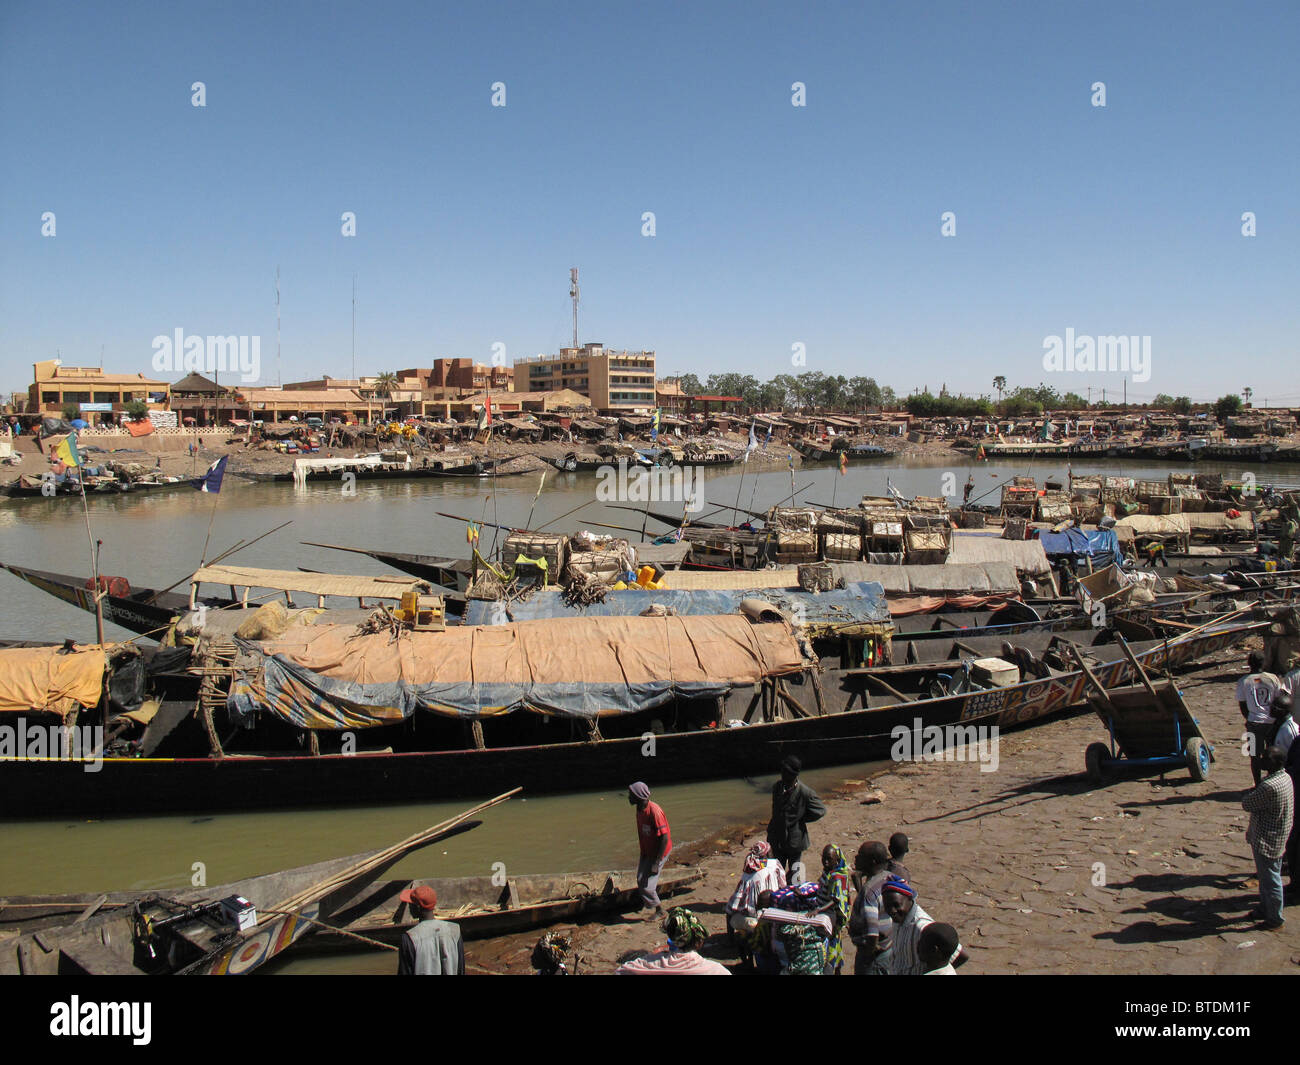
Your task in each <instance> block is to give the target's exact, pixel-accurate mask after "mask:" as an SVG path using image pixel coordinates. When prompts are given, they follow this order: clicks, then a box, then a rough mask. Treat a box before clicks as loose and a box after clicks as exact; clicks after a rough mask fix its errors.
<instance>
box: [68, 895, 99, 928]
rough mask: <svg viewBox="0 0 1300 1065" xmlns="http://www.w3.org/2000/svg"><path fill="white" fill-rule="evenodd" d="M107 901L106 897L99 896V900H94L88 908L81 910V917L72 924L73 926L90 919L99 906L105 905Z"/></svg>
mask: <svg viewBox="0 0 1300 1065" xmlns="http://www.w3.org/2000/svg"><path fill="white" fill-rule="evenodd" d="M107 901H108V896H107V895H100V896H99V898H97V899H95V900H94V901H93V902H92V903H91V904H90V905H89V906H87V907H86V908H85V909H84V910H82V911H81V916H79V917H78V918H77V919H76V920H75V921H73V922H72V923H73V924H82V923H84V922H85V921H86V920H87V919H88V918H89V917H91V916H92V915H93V914H94V913H95V911H96V910H98V909H99V908H100V907H101V906H103V905H104V903H106V902H107Z"/></svg>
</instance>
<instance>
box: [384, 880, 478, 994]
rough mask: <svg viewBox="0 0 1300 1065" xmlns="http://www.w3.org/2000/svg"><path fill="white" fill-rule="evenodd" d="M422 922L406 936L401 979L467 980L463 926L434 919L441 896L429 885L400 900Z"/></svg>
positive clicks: (400, 951)
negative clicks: (419, 977)
mask: <svg viewBox="0 0 1300 1065" xmlns="http://www.w3.org/2000/svg"><path fill="white" fill-rule="evenodd" d="M398 897H399V898H400V899H401V900H402V901H403V902H405V903H407V904H409V905H410V907H411V913H413V914H414V915H415V918H416V920H417V921H418V922H419V923H418V924H417V925H416V926H415V927H414V928H412V929H411V930H410V931H409V932H407V933H406V934H405V935H403V936H402V945H401V947H400V948H398V952H397V975H398V976H464V975H465V941H464V939H462V938H461V934H460V926H459V925H456V924H453V923H452V922H451V921H439V920H438V919H437V918H436V917H434V916H433V911H434V909H435V908H436V907H437V905H438V895H437V893H436V892H435V891H434V890H433V888H431V887H429V886H428V885H427V884H421V885H420V886H419V887H415V888H407V889H406V890H405V891H403V892H402V893H401V895H400V896H398Z"/></svg>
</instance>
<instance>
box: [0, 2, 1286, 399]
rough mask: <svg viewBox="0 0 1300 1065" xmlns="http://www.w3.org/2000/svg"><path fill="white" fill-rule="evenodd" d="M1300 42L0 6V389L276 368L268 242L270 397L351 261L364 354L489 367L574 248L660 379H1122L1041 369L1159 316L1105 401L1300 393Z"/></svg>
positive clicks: (984, 20)
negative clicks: (244, 349) (1096, 339)
mask: <svg viewBox="0 0 1300 1065" xmlns="http://www.w3.org/2000/svg"><path fill="white" fill-rule="evenodd" d="M1298 45H1300V5H1298V4H1296V3H1294V2H1280V3H1269V4H1261V3H1247V4H1239V5H1232V6H1225V5H1223V4H1219V3H1215V4H1209V3H1142V4H1134V3H1129V2H1124V3H1089V4H1069V5H1066V4H1062V3H1056V2H1046V3H1044V2H1032V3H1014V4H1012V3H1007V4H998V3H979V4H972V3H968V2H963V3H918V4H883V3H878V4H870V5H868V4H861V3H846V4H821V3H814V4H807V5H804V4H790V3H780V4H773V3H744V4H740V3H737V4H715V3H707V2H706V3H700V4H685V3H683V4H635V5H633V4H616V3H608V2H606V3H600V4H592V3H580V2H565V3H555V4H550V3H516V4H455V5H451V4H423V3H387V2H376V0H367V2H365V3H355V4H353V3H281V2H275V0H270V2H259V3H233V4H230V3H220V4H217V3H212V4H206V3H205V4H195V3H186V2H184V0H176V2H159V3H136V2H123V3H111V4H65V3H57V2H56V3H49V2H43V0H42V2H26V0H5V2H4V3H3V4H0V390H2V391H4V392H6V393H7V392H8V391H10V390H17V389H24V388H25V387H26V385H27V384H28V383H29V382H30V380H31V376H30V375H31V363H32V362H33V361H35V360H37V359H42V358H48V357H52V356H53V355H54V354H55V352H56V350H57V351H58V352H60V353H61V355H62V358H63V360H64V362H65V363H68V364H71V365H94V364H97V363H98V362H99V361H100V351H101V346H102V348H103V359H104V364H105V367H106V368H108V369H110V370H113V371H118V372H135V371H137V370H139V371H144V372H146V373H148V372H151V367H150V359H151V356H152V350H151V346H150V345H151V341H152V338H153V337H154V336H156V335H158V334H164V333H166V334H170V333H171V332H173V331H174V330H175V329H177V328H183V329H185V330H186V331H187V332H188V333H201V334H208V333H219V334H249V335H253V334H259V335H261V337H262V344H263V346H262V352H263V370H264V372H263V378H264V380H268V381H269V382H271V383H274V381H275V373H276V371H275V365H274V362H275V357H274V352H275V308H274V275H275V270H276V267H277V265H278V266H279V267H280V271H281V291H282V310H283V334H282V335H283V366H282V374H283V378H284V380H295V379H301V378H305V377H311V376H318V375H320V374H322V373H328V374H330V375H332V376H335V377H346V376H349V374H350V369H351V362H350V321H351V318H350V310H351V305H350V299H351V296H350V288H351V282H352V277H353V275H356V277H357V286H358V313H357V368H358V371H359V372H360V373H376V372H379V371H381V370H390V369H397V368H399V367H403V366H412V365H429V364H430V362H431V360H432V359H433V358H434V357H436V356H440V355H464V356H471V357H473V358H475V359H479V360H481V361H488V360H489V359H490V356H491V351H492V344H493V343H494V342H498V341H499V342H502V343H504V344H505V345H506V350H507V353H508V356H509V359H510V361H513V359H514V358H515V357H518V356H522V355H528V354H536V353H538V352H542V351H547V352H552V351H554V350H555V349H556V348H557V347H558V346H559V345H560V344H562V343H567V340H568V337H569V333H570V311H569V302H568V271H569V268H570V267H571V266H578V267H579V268H580V270H581V274H582V289H583V308H582V328H581V332H582V337H583V339H584V340H598V341H602V342H604V343H605V344H607V345H614V346H618V347H634V348H642V347H645V348H653V349H655V350H657V351H658V353H659V369H660V372H661V374H668V373H672V372H674V371H680V372H687V371H691V372H694V373H697V374H699V375H700V376H701V377H703V376H704V375H706V374H708V373H710V372H726V371H733V370H734V371H741V372H747V373H753V374H755V375H756V376H758V377H760V378H767V377H770V376H772V375H774V374H777V373H784V372H795V371H796V370H797V369H798V368H792V367H791V365H790V352H791V345H792V344H794V343H796V342H801V343H803V344H805V345H806V349H807V353H808V354H807V366H806V367H805V368H806V369H808V370H820V371H822V372H826V373H843V374H845V375H848V376H852V375H855V374H862V375H868V376H873V377H875V378H876V379H877V380H878V381H879V382H880V383H881V384H889V385H892V386H893V387H894V388H895V389H896V390H897V391H899V392H900V393H906V392H909V391H911V390H912V389H913V388H916V387H919V386H922V385H928V386H929V387H930V388H931V389H932V390H937V389H938V388H939V386H940V385H941V384H944V383H946V384H947V385H948V387H949V389H952V390H961V391H966V392H972V393H978V392H988V391H991V381H992V378H993V376H994V375H995V374H1002V375H1005V376H1006V377H1007V378H1008V379H1009V381H1010V382H1011V384H1012V385H1013V386H1014V385H1016V384H1037V383H1038V382H1040V381H1044V380H1046V381H1048V383H1051V384H1053V385H1055V386H1057V387H1059V388H1061V389H1062V390H1065V389H1066V388H1073V389H1075V390H1077V391H1080V392H1083V391H1084V390H1085V386H1086V385H1088V384H1092V385H1094V387H1100V386H1106V387H1107V388H1108V389H1109V391H1108V395H1113V394H1117V393H1118V391H1119V389H1120V388H1121V380H1120V377H1119V375H1108V376H1102V375H1095V374H1094V375H1071V376H1066V375H1048V374H1046V373H1045V372H1044V370H1043V366H1042V358H1043V341H1044V338H1045V337H1046V336H1049V335H1052V334H1063V333H1064V332H1065V330H1066V329H1067V328H1073V329H1074V330H1075V331H1076V333H1079V334H1093V335H1103V334H1142V335H1150V336H1151V337H1152V373H1151V378H1150V380H1149V381H1148V382H1146V383H1144V384H1130V386H1129V395H1130V398H1137V399H1139V400H1141V399H1143V398H1145V397H1148V396H1151V395H1154V394H1155V393H1156V392H1169V393H1172V394H1190V395H1192V396H1193V398H1213V397H1215V396H1218V395H1220V394H1222V393H1224V392H1228V391H1237V390H1239V389H1240V388H1241V387H1243V386H1246V385H1249V386H1251V387H1252V388H1253V389H1254V390H1255V402H1256V403H1257V404H1259V403H1261V402H1262V401H1263V400H1264V399H1265V398H1266V397H1267V398H1268V399H1269V400H1270V402H1274V403H1277V402H1291V403H1298V404H1300V379H1298V377H1297V354H1298V350H1297V349H1298V346H1300V345H1298V342H1297V338H1298V337H1300V310H1298V308H1300V299H1297V296H1298V295H1300V265H1298V263H1300V259H1298V257H1297V247H1298V244H1297V241H1298V238H1300V166H1298V165H1297V163H1298V160H1300V137H1298V131H1300V64H1297V62H1296V60H1295V56H1296V54H1297V46H1298ZM194 81H203V82H205V83H206V87H207V106H206V107H205V108H195V107H192V106H191V103H190V97H191V91H190V85H191V83H192V82H194ZM496 81H502V82H505V84H506V92H507V96H506V101H507V106H506V107H505V108H494V107H492V106H490V96H491V88H490V87H491V85H492V83H493V82H496ZM795 81H802V82H805V83H806V85H807V107H804V108H795V107H792V106H791V84H792V83H793V82H795ZM1095 81H1103V82H1105V84H1106V95H1107V106H1106V107H1105V108H1096V107H1093V106H1091V103H1090V96H1091V88H1090V87H1091V85H1092V83H1093V82H1095ZM45 211H53V212H55V214H56V218H57V236H55V237H53V238H48V237H42V235H41V215H42V213H43V212H45ZM344 211H354V212H356V216H357V236H356V237H355V238H345V237H343V236H342V235H341V234H340V225H341V223H340V217H339V216H340V215H341V214H342V213H343V212H344ZM644 211H653V212H655V215H656V221H657V235H656V236H654V237H653V238H648V237H643V236H642V235H641V215H642V212H644ZM944 211H953V212H955V213H956V216H957V235H956V236H955V237H952V238H944V237H941V236H940V215H941V214H942V212H944ZM1244 211H1253V212H1255V214H1256V216H1257V226H1258V236H1256V237H1254V238H1246V237H1243V236H1242V235H1241V224H1242V223H1241V215H1242V213H1243V212H1244ZM168 376H177V375H168ZM1094 394H1095V392H1094Z"/></svg>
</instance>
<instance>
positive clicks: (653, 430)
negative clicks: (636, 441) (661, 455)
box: [650, 407, 660, 443]
mask: <svg viewBox="0 0 1300 1065" xmlns="http://www.w3.org/2000/svg"><path fill="white" fill-rule="evenodd" d="M659 409H660V408H658V407H655V413H654V419H653V420H652V421H651V423H650V439H651V440H652V441H653V442H655V443H658V441H659Z"/></svg>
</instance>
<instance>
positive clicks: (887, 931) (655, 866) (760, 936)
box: [618, 756, 966, 976]
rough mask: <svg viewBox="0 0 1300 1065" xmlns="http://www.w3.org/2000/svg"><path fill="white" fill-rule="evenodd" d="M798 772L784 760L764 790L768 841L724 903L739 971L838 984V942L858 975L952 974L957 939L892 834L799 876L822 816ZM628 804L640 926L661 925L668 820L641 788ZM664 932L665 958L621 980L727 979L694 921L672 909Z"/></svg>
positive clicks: (960, 953) (903, 841)
mask: <svg viewBox="0 0 1300 1065" xmlns="http://www.w3.org/2000/svg"><path fill="white" fill-rule="evenodd" d="M801 769H802V765H801V763H800V761H799V759H798V758H796V757H793V756H791V757H787V758H786V759H784V760H783V761H782V763H781V779H780V780H778V781H777V782H776V783H775V784H774V785H773V786H772V816H771V819H770V820H769V822H768V826H767V838H766V839H765V840H762V841H760V842H758V843H755V844H754V845H753V847H751V848H750V850H749V853H748V854H747V855H746V856H745V861H744V868H743V869H742V871H741V875H740V880H739V882H738V883H737V884H736V889H735V891H733V892H732V895H731V898H730V899H729V900H728V901H727V905H726V918H727V925H726V933H727V936H728V939H729V940H730V942H731V944H732V946H733V948H734V949H736V950H737V951H738V953H739V955H740V960H741V966H742V967H743V968H752V969H753V970H754V971H756V972H758V973H760V974H772V975H774V974H789V975H803V976H833V975H838V974H839V973H840V972H842V971H843V967H844V937H845V935H846V934H847V935H848V937H849V940H850V941H851V942H852V943H853V944H854V946H855V947H856V948H857V953H856V957H855V960H854V968H853V971H854V974H855V975H904V974H932V975H951V974H952V973H954V972H955V969H956V966H959V965H961V964H963V963H964V962H965V960H966V954H965V952H964V950H963V949H962V947H961V943H960V941H959V939H958V937H957V933H956V930H955V929H953V928H952V926H951V925H947V924H941V923H937V922H935V921H934V920H933V918H931V917H930V915H929V914H928V913H926V912H925V910H924V909H923V908H922V907H921V905H920V903H919V902H918V901H917V892H916V888H915V887H914V886H913V884H912V876H911V874H910V873H909V872H908V870H907V867H906V866H905V865H904V864H903V859H904V858H905V857H906V856H907V853H908V847H909V844H908V839H907V836H905V835H904V834H903V833H901V832H896V833H895V834H894V835H893V836H891V837H890V840H889V844H888V846H886V845H885V844H884V843H878V842H871V843H864V844H863V845H862V846H861V847H859V848H858V851H857V853H856V855H855V856H854V860H853V867H852V869H850V867H849V863H848V861H847V859H846V858H845V856H844V852H843V851H842V850H841V849H840V847H839V846H837V845H836V844H833V843H831V844H827V845H826V846H825V847H823V848H822V852H821V873H820V875H819V876H818V877H817V879H816V880H810V879H808V878H807V877H806V876H805V869H804V864H803V855H804V852H805V851H806V850H808V848H809V845H810V839H809V834H808V825H809V824H810V823H811V822H814V821H817V820H820V819H821V818H822V817H823V816H824V815H825V813H826V806H825V804H824V803H823V802H822V801H821V799H820V798H819V797H818V796H817V793H816V792H815V791H813V789H812V788H810V787H809V786H808V785H807V784H805V783H804V782H803V781H801V780H800V779H799V773H800V770H801ZM628 802H629V803H631V804H632V805H633V806H635V807H636V826H637V839H638V841H639V847H640V863H639V865H638V868H637V886H638V890H639V891H640V894H641V905H642V918H643V919H649V918H659V917H662V916H663V915H664V908H663V904H662V902H661V900H660V898H659V895H658V882H659V875H660V873H661V872H662V870H663V867H664V863H665V862H666V861H667V860H668V855H669V853H670V852H671V851H672V834H671V830H670V828H669V825H668V818H667V815H666V814H665V813H664V811H663V809H662V807H660V806H659V805H658V804H657V803H655V802H653V801H651V799H650V789H649V788H648V787H647V786H646V785H645V783H643V782H641V781H637V782H636V783H634V784H632V785H630V786H629V788H628ZM663 928H664V931H665V933H666V934H667V939H668V943H667V946H666V947H665V948H661V949H660V950H657V951H654V952H652V953H650V954H647V955H643V956H640V957H637V958H633V959H632V960H630V961H628V962H626V963H625V964H624V965H623V966H621V967H620V968H619V970H618V972H619V973H621V974H624V975H636V974H641V975H650V974H669V973H672V974H686V975H709V974H717V975H721V974H724V973H728V972H729V970H727V969H726V967H724V966H722V965H720V964H719V963H717V962H715V961H712V960H710V959H707V958H703V957H702V956H701V955H700V954H699V952H698V948H699V947H700V946H701V945H702V944H703V943H704V942H705V940H706V939H707V938H708V935H709V934H708V932H707V930H706V929H705V927H704V924H703V922H702V920H701V919H700V917H699V915H698V914H696V913H694V912H693V911H691V910H688V909H685V908H682V907H678V908H675V909H673V910H671V911H669V912H668V914H667V916H666V918H665V919H664V923H663Z"/></svg>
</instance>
